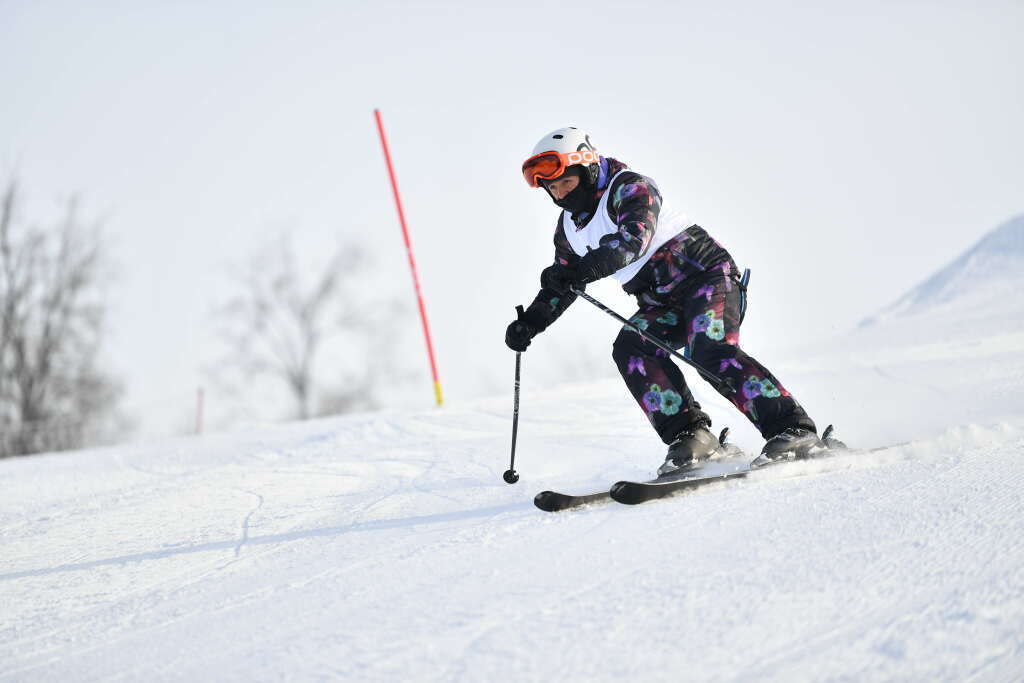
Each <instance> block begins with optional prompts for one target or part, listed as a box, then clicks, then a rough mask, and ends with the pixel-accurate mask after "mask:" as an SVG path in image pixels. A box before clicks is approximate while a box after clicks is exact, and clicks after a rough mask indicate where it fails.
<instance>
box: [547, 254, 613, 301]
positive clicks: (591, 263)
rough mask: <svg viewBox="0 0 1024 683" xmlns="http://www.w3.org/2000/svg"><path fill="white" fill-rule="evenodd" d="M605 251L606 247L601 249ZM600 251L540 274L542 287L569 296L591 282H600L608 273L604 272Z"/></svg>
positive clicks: (558, 264)
mask: <svg viewBox="0 0 1024 683" xmlns="http://www.w3.org/2000/svg"><path fill="white" fill-rule="evenodd" d="M601 249H604V247H601ZM598 253H599V250H596V249H595V250H594V251H588V252H587V254H586V256H582V257H580V259H579V260H578V261H576V262H575V263H570V264H564V265H563V264H561V263H556V264H554V265H550V266H548V267H547V268H545V269H544V270H542V271H541V273H540V286H541V287H544V288H546V289H550V290H553V291H555V292H558V293H559V294H562V295H565V294H569V293H570V292H571V291H572V289H573V288H575V289H585V288H586V286H587V285H589V284H590V283H591V282H596V281H597V280H600V279H601V278H603V277H604V276H605V275H607V274H608V273H605V272H604V268H603V267H602V265H601V263H600V261H599V256H597V255H595V254H598Z"/></svg>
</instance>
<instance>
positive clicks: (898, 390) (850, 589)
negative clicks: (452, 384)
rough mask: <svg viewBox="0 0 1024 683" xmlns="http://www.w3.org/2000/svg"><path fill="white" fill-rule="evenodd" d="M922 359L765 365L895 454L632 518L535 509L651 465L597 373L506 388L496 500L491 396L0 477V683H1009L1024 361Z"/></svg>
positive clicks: (500, 406)
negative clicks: (952, 370)
mask: <svg viewBox="0 0 1024 683" xmlns="http://www.w3.org/2000/svg"><path fill="white" fill-rule="evenodd" d="M878 339H880V338H878ZM878 339H875V340H874V343H871V341H872V340H871V339H867V340H865V339H861V340H860V341H859V342H858V346H857V348H859V349H875V350H877V349H878V348H880V347H879V343H880V342H879V341H878ZM929 344H930V346H929V350H928V353H926V354H915V353H913V352H912V351H906V352H905V353H903V354H902V356H900V355H899V354H893V355H891V356H890V357H889V358H888V359H886V361H885V362H884V363H882V362H880V361H879V360H878V359H875V358H862V359H859V360H858V361H857V362H855V363H847V364H845V365H844V364H843V363H842V362H839V361H837V360H836V359H835V358H832V359H831V361H829V360H828V359H822V358H814V357H804V356H801V357H800V359H799V360H798V361H794V362H791V363H789V364H787V363H783V364H782V365H783V368H786V367H789V369H790V372H789V373H788V374H787V375H786V376H787V377H789V376H793V377H794V380H790V381H789V383H790V385H791V386H792V385H794V383H795V384H796V385H798V386H800V387H801V388H802V389H801V394H806V395H807V398H806V399H804V402H805V405H807V406H808V407H809V409H810V410H811V412H812V414H814V415H816V416H822V417H824V419H826V420H830V421H831V420H835V421H837V423H838V426H839V429H840V436H842V437H843V438H845V439H847V440H848V441H850V442H851V443H852V444H855V445H864V446H876V445H880V444H882V443H885V442H890V443H892V442H896V441H903V440H909V441H910V442H909V443H907V444H905V445H901V446H897V447H890V448H885V449H883V450H880V451H877V452H873V453H862V454H843V455H837V456H834V457H831V458H826V459H821V460H815V461H806V462H794V463H787V464H784V465H779V466H776V467H772V468H770V469H767V470H763V471H759V472H756V473H754V474H753V475H751V476H750V477H748V478H747V479H745V480H731V481H723V482H719V483H716V484H713V485H709V486H707V487H704V488H701V489H698V490H695V491H691V492H687V493H683V494H680V495H677V496H675V497H673V498H671V499H667V500H662V501H657V502H652V503H648V504H644V505H640V506H636V507H628V506H619V505H617V504H614V503H611V504H605V505H593V506H589V507H586V508H582V509H579V510H574V511H567V512H563V513H558V514H546V513H542V512H539V511H537V510H536V509H535V508H534V507H533V506H532V502H531V499H532V497H533V495H534V494H535V493H536V492H537V491H540V490H542V489H545V488H553V489H562V490H573V491H581V492H582V491H587V490H596V489H598V488H601V487H607V486H609V485H610V484H611V483H612V482H614V481H616V480H618V479H627V478H637V477H644V476H647V475H648V474H649V473H650V472H651V471H652V470H653V469H654V468H655V467H656V466H657V465H658V464H659V460H660V457H659V454H660V453H661V451H662V450H663V446H662V445H661V444H660V442H659V441H658V440H657V439H656V438H655V437H653V435H652V434H651V433H650V430H649V428H648V426H647V425H646V424H645V423H643V421H642V417H641V416H640V415H639V413H638V412H637V411H636V407H635V405H633V403H632V399H630V398H629V396H628V395H626V394H625V392H624V391H623V390H622V389H621V387H620V386H619V385H618V383H617V382H616V381H601V382H595V383H592V384H588V385H580V386H573V387H565V388H561V389H558V390H551V391H547V392H526V393H525V394H524V396H523V401H522V418H521V424H520V436H519V448H518V453H517V469H519V470H520V472H521V474H522V480H521V481H520V482H519V484H517V485H515V486H507V485H505V484H504V483H503V482H502V481H501V479H500V477H501V473H502V471H503V470H504V469H505V467H507V462H508V460H507V458H508V445H509V436H510V432H509V430H510V423H509V417H510V414H511V401H510V398H508V397H506V398H499V399H493V400H489V401H481V402H477V403H474V404H469V405H462V406H450V407H448V408H446V409H445V410H444V411H435V412H429V413H423V414H416V415H403V416H398V415H386V414H372V415H360V416H349V417H345V418H336V419H327V420H318V421H312V422H309V423H305V424H291V425H282V426H279V427H273V428H270V427H264V428H257V429H254V430H252V431H251V432H250V433H247V434H224V435H212V436H208V437H204V438H201V439H195V438H185V439H177V440H170V441H167V442H163V443H157V444H148V445H134V446H124V447H118V448H115V449H108V450H95V451H85V452H79V453H69V454H54V455H46V456H37V457H33V458H23V459H16V460H10V461H6V462H0V490H2V491H3V492H4V495H3V497H2V499H0V530H2V531H0V604H2V605H3V610H2V611H0V681H22V680H69V679H73V680H82V681H92V680H121V679H128V680H139V679H146V680H151V679H155V680H194V679H201V680H209V679H216V680H253V679H255V680H277V679H281V678H298V679H353V680H368V681H378V680H379V681H390V680H443V681H476V680H499V679H500V680H524V681H534V680H550V679H560V678H566V679H573V680H576V679H593V680H619V679H642V680H654V681H678V680H707V681H720V680H757V681H762V680H769V681H771V680H776V681H790V680H823V681H831V680H950V681H953V680H955V681H960V680H978V681H990V680H997V681H1002V680H1007V681H1010V680H1022V679H1024V637H1022V636H1021V634H1022V633H1024V572H1022V571H1021V569H1020V567H1021V566H1022V564H1024V404H1022V400H1021V398H1019V397H1018V394H1019V392H1018V391H1017V389H1016V387H1019V386H1020V384H1021V379H1022V378H1024V363H1022V362H1021V361H1020V360H1019V359H1015V357H1014V356H1012V355H1007V354H1006V353H1005V349H1006V348H1007V347H1006V345H1005V344H1001V343H999V341H998V340H995V341H992V340H990V341H989V342H987V343H986V345H985V346H984V348H981V347H979V348H977V349H976V352H977V355H975V356H970V355H967V356H965V355H964V347H963V346H962V345H960V344H959V343H957V345H956V346H955V349H953V351H951V353H953V355H955V357H956V365H955V367H956V368H957V369H958V371H959V374H956V375H955V376H947V380H948V382H947V383H944V384H942V385H939V384H936V383H935V382H934V377H935V376H937V375H936V368H939V367H947V368H948V367H950V360H949V358H948V357H944V356H943V353H942V349H941V348H939V347H938V346H937V345H936V343H935V342H933V341H932V342H929ZM954 352H955V353H954ZM836 353H838V354H845V353H846V351H845V350H843V349H841V350H840V351H837V352H836ZM992 354H997V355H996V356H995V357H997V358H998V359H999V365H998V367H995V366H994V365H993V362H992V359H993V355H992ZM1017 355H1019V354H1017ZM843 357H845V356H843ZM893 358H902V359H903V360H899V361H894V360H893ZM947 384H948V385H949V387H951V388H950V389H949V390H948V391H942V389H943V388H944V387H946V386H947ZM836 387H841V388H842V391H837V389H836ZM697 388H698V391H701V392H702V393H701V398H702V400H704V399H705V397H706V398H707V400H706V404H707V405H708V406H710V410H711V412H712V416H713V417H714V419H715V422H716V426H719V427H720V426H725V425H729V426H732V427H734V432H733V433H734V439H735V441H736V442H737V443H738V444H739V445H741V446H743V447H745V448H747V449H748V450H754V449H756V448H757V447H758V445H759V441H758V440H757V439H756V435H752V430H750V429H749V427H745V426H744V425H742V424H739V423H738V422H737V416H736V415H735V413H733V412H732V411H731V409H730V408H729V407H728V406H726V405H724V402H723V401H722V400H720V399H719V398H717V397H716V396H714V395H711V396H707V394H708V393H709V392H707V391H705V390H703V387H702V386H700V385H697ZM805 390H806V391H805ZM954 391H961V392H963V395H964V396H969V397H970V401H971V403H970V404H969V405H967V404H964V405H959V406H957V405H953V406H951V405H950V403H951V395H952V394H951V392H954ZM868 395H870V396H872V397H873V400H872V401H865V400H864V398H863V397H864V396H868ZM897 407H898V408H899V410H901V411H902V412H900V413H899V414H900V418H901V419H900V421H899V422H898V423H892V421H891V420H890V421H889V422H885V421H884V420H883V419H882V418H881V417H880V416H879V412H885V411H890V414H893V413H894V412H895V410H896V408H897ZM955 416H959V417H960V418H962V419H959V420H957V419H950V418H951V417H955ZM979 416H989V418H990V419H984V420H981V419H978V418H979ZM819 419H821V418H819Z"/></svg>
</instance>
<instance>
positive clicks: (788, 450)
mask: <svg viewBox="0 0 1024 683" xmlns="http://www.w3.org/2000/svg"><path fill="white" fill-rule="evenodd" d="M821 448H827V446H826V445H825V444H823V443H822V441H821V439H819V438H818V435H817V434H815V433H814V432H813V431H811V430H810V429H806V428H804V427H787V428H786V429H785V430H783V431H781V432H779V433H778V434H776V435H775V436H773V437H772V438H770V439H768V441H767V442H766V443H765V445H764V448H762V449H761V456H762V457H764V458H766V459H767V460H785V459H788V458H806V457H809V456H810V455H811V452H812V451H814V450H815V449H821Z"/></svg>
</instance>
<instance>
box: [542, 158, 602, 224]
mask: <svg viewBox="0 0 1024 683" xmlns="http://www.w3.org/2000/svg"><path fill="white" fill-rule="evenodd" d="M565 175H574V176H576V177H577V178H579V179H580V182H579V184H578V185H577V186H576V189H575V190H573V191H572V192H570V193H569V194H567V195H565V196H564V197H562V198H561V199H555V198H554V197H551V201H553V202H554V203H555V206H557V207H558V208H560V209H562V210H564V211H568V212H569V213H570V214H572V215H574V216H575V215H576V214H580V213H593V211H594V209H596V208H597V201H596V198H595V197H594V188H593V186H592V185H591V182H590V174H589V173H588V172H587V170H586V169H584V168H583V167H582V166H570V167H569V168H568V169H567V170H566V172H565ZM562 177H565V176H562ZM544 189H545V190H547V189H548V188H547V185H545V186H544ZM548 196H551V192H550V191H548Z"/></svg>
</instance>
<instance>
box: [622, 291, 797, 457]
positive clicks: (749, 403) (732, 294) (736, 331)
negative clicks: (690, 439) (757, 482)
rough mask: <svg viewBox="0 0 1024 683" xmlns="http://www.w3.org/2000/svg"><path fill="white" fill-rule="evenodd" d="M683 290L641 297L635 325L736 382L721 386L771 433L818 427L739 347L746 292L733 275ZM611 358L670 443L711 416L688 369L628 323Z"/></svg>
mask: <svg viewBox="0 0 1024 683" xmlns="http://www.w3.org/2000/svg"><path fill="white" fill-rule="evenodd" d="M681 289H682V290H687V291H685V293H681V296H670V297H664V296H658V297H656V298H655V297H651V296H643V295H641V296H640V300H641V302H642V305H641V308H640V310H639V311H637V312H636V314H635V315H634V316H633V317H632V318H631V319H630V322H632V323H633V324H634V325H636V326H637V327H639V328H640V329H642V330H644V331H645V332H647V333H649V334H650V335H652V336H654V337H656V338H658V339H660V340H661V341H663V342H665V343H666V344H667V345H668V346H669V347H671V348H673V349H677V350H678V349H681V348H684V347H685V350H684V355H685V356H686V357H688V358H690V359H691V360H693V361H694V362H695V363H696V364H697V365H699V366H701V367H702V368H704V369H705V370H707V371H708V372H709V373H710V374H712V375H714V376H715V377H718V378H720V379H723V380H726V381H728V382H730V383H731V384H732V386H733V387H735V388H736V389H737V391H736V393H735V394H732V395H729V394H728V393H725V392H724V391H723V392H722V394H723V396H726V398H728V399H729V400H730V401H731V402H732V404H733V405H735V406H736V408H738V409H739V410H740V412H742V413H743V414H744V415H745V416H746V417H747V419H749V420H750V421H751V422H752V423H753V424H754V426H755V427H757V428H758V430H759V431H760V432H761V434H762V436H764V437H765V438H766V439H767V438H771V437H772V436H775V435H776V434H778V433H779V432H781V431H783V430H784V429H786V428H787V427H791V426H802V427H806V428H809V429H814V422H813V421H811V419H810V418H809V417H808V416H807V413H806V412H805V411H804V410H803V408H801V407H800V405H799V404H798V403H797V402H796V400H795V399H794V398H793V397H792V396H791V395H790V393H789V392H788V391H787V390H786V388H785V387H783V386H782V384H780V383H779V381H778V380H777V379H775V377H774V376H773V375H772V374H771V373H770V372H769V371H768V370H767V368H765V367H764V366H763V365H761V364H760V363H759V362H757V361H756V360H755V359H754V358H752V357H751V356H749V355H747V354H746V353H745V352H744V351H743V350H742V349H741V348H740V346H739V341H740V322H741V315H742V310H743V307H744V303H745V296H746V294H745V292H744V291H743V289H742V287H741V286H740V284H739V283H738V282H737V281H736V280H735V279H733V278H732V277H730V276H729V275H728V274H726V273H723V274H722V275H719V276H716V277H713V278H711V279H709V280H707V281H705V283H704V284H703V285H702V286H700V287H699V288H696V291H692V290H693V289H694V288H693V287H687V288H683V287H679V288H677V290H676V291H674V292H672V294H673V295H676V294H677V292H678V290H681ZM612 357H613V358H614V359H615V364H616V366H617V367H618V369H619V372H620V373H621V374H622V378H623V379H624V380H625V382H626V386H627V387H629V391H630V393H632V394H633V397H634V398H635V399H636V401H637V403H638V404H640V407H641V408H642V409H643V411H644V413H645V414H646V415H647V418H648V419H649V420H650V422H651V424H652V425H654V428H655V430H657V432H658V435H659V436H660V437H661V438H662V440H663V441H664V442H665V443H671V442H672V441H673V440H674V439H675V437H676V436H677V435H678V434H679V433H680V432H681V431H683V430H685V429H687V428H689V427H691V426H692V425H694V424H695V423H697V422H699V421H701V420H707V421H708V422H709V423H710V420H709V419H708V416H707V415H706V414H705V413H704V412H703V411H702V410H701V408H700V404H699V403H697V402H696V401H695V400H694V399H693V396H692V394H691V393H690V390H689V388H688V387H687V386H686V380H685V379H684V378H683V373H682V372H681V371H680V370H679V368H678V367H677V366H676V364H675V363H673V362H672V359H671V357H670V356H669V354H668V353H666V352H665V351H663V350H662V349H659V348H658V347H657V346H655V345H654V344H652V343H651V342H649V341H647V340H646V339H644V338H643V337H641V336H640V335H639V334H637V333H636V332H635V331H634V330H633V329H631V328H629V327H627V326H623V328H622V331H621V332H620V333H619V336H618V337H617V338H616V339H615V344H614V346H613V347H612Z"/></svg>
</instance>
